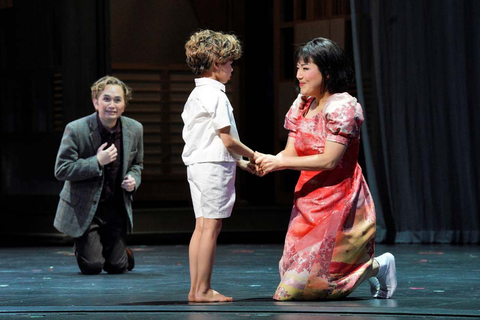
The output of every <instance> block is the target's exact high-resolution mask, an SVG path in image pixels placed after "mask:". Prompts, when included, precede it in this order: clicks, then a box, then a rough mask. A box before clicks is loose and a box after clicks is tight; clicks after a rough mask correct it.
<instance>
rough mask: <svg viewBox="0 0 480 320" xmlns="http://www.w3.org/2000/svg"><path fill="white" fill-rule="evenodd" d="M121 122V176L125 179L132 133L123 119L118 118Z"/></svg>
mask: <svg viewBox="0 0 480 320" xmlns="http://www.w3.org/2000/svg"><path fill="white" fill-rule="evenodd" d="M120 119H121V121H122V140H123V166H122V176H123V177H125V175H126V174H127V169H128V161H129V160H130V159H129V156H130V152H131V151H132V143H133V139H132V132H131V130H130V126H129V125H128V122H127V121H126V120H125V118H123V117H120Z"/></svg>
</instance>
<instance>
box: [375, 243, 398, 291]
mask: <svg viewBox="0 0 480 320" xmlns="http://www.w3.org/2000/svg"><path fill="white" fill-rule="evenodd" d="M375 260H377V262H378V264H379V265H380V268H379V269H378V273H377V279H378V282H379V283H380V290H378V292H377V294H376V295H374V297H375V298H380V299H389V298H391V297H392V295H393V293H394V292H395V290H396V289H397V269H396V266H395V257H394V256H393V255H392V254H391V253H390V252H387V253H384V254H382V255H381V256H379V257H377V258H375ZM370 286H371V285H370Z"/></svg>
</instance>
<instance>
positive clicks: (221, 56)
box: [185, 30, 242, 75]
mask: <svg viewBox="0 0 480 320" xmlns="http://www.w3.org/2000/svg"><path fill="white" fill-rule="evenodd" d="M185 53H186V55H187V64H188V66H189V67H190V68H191V69H192V71H193V73H194V74H196V75H201V74H202V73H204V72H205V71H207V70H208V69H210V67H211V66H212V64H213V63H215V62H217V63H219V64H225V63H227V62H228V61H233V60H237V59H239V58H240V57H241V56H242V46H241V45H240V41H239V40H238V39H237V37H236V36H235V35H231V34H225V33H222V32H216V31H212V30H200V31H198V32H195V33H194V34H192V36H191V37H190V39H189V40H188V41H187V43H186V44H185Z"/></svg>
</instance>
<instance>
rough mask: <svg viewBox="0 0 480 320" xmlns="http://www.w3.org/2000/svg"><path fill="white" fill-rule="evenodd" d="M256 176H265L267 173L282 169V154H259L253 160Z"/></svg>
mask: <svg viewBox="0 0 480 320" xmlns="http://www.w3.org/2000/svg"><path fill="white" fill-rule="evenodd" d="M255 167H256V173H255V174H256V175H257V176H259V177H263V176H265V175H266V174H267V173H270V172H273V171H277V170H281V169H282V154H281V153H279V154H278V155H276V156H274V155H271V154H260V153H259V156H258V157H257V158H256V160H255Z"/></svg>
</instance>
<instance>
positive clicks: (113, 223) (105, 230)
mask: <svg viewBox="0 0 480 320" xmlns="http://www.w3.org/2000/svg"><path fill="white" fill-rule="evenodd" d="M126 227H127V221H126V213H125V209H124V208H123V207H121V206H119V205H117V204H115V202H113V201H107V202H100V204H99V205H98V209H97V213H96V214H95V217H94V218H93V220H92V223H91V224H90V226H89V227H88V229H87V231H85V233H84V234H83V235H82V236H81V237H79V238H75V239H74V243H75V247H74V248H75V257H76V258H77V263H78V267H79V268H80V271H81V272H82V273H83V274H99V273H100V272H102V269H103V270H105V271H106V272H108V273H122V272H124V271H125V270H127V267H128V257H127V254H126V242H125V237H126Z"/></svg>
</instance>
